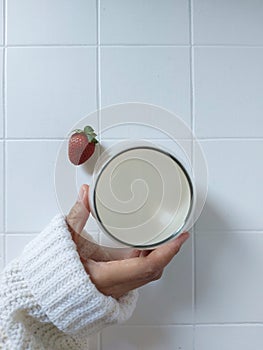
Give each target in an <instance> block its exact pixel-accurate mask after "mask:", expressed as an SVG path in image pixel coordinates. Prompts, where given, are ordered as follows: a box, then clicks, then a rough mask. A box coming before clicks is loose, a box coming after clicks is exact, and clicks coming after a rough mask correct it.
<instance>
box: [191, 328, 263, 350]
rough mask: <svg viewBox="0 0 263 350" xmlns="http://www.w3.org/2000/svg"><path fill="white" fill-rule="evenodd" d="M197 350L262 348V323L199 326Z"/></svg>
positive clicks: (255, 349) (253, 349)
mask: <svg viewBox="0 0 263 350" xmlns="http://www.w3.org/2000/svg"><path fill="white" fill-rule="evenodd" d="M195 334H196V343H195V349H196V350H211V349H213V350H221V349H224V350H233V349H237V350H247V349H249V350H260V349H261V348H262V347H263V327H262V325H253V326H251V325H235V326H222V325H221V326H197V327H196V330H195Z"/></svg>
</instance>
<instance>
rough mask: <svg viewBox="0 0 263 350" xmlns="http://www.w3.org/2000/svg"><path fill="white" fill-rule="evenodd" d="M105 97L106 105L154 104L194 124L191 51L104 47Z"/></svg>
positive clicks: (181, 49)
mask: <svg viewBox="0 0 263 350" xmlns="http://www.w3.org/2000/svg"><path fill="white" fill-rule="evenodd" d="M101 96H102V97H101V99H102V106H105V105H111V104H115V103H125V102H142V103H149V104H154V105H157V106H160V107H163V108H166V109H168V110H170V111H172V112H174V113H176V114H177V115H178V116H179V117H181V118H182V119H183V120H184V121H185V122H186V123H187V124H188V125H190V80H189V50H188V49H187V48H171V47H170V48H167V47H166V48H164V47H161V48H160V47H154V48H153V47H139V48H138V47H136V48H134V47H125V48H120V47H119V48H108V47H106V48H102V50H101ZM102 117H103V116H102ZM126 119H127V117H126V116H125V115H124V116H123V122H126V121H129V120H126ZM164 128H169V126H168V125H164ZM151 135H152V134H151Z"/></svg>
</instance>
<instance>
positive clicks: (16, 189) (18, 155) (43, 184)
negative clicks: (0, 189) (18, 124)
mask: <svg viewBox="0 0 263 350" xmlns="http://www.w3.org/2000/svg"><path fill="white" fill-rule="evenodd" d="M59 144H60V143H59V142H58V141H43V140H42V141H41V140H38V141H32V140H27V141H7V142H6V148H7V150H6V151H7V162H6V197H7V201H6V210H7V215H6V226H7V231H8V232H14V231H18V232H28V231H30V232H38V231H39V230H41V229H42V228H43V226H45V225H46V224H47V223H48V221H49V220H50V219H52V217H53V216H54V215H55V214H56V213H57V211H58V209H57V203H56V198H55V190H54V179H53V177H54V165H55V161H56V151H57V149H58V146H59Z"/></svg>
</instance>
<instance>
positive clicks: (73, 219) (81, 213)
mask: <svg viewBox="0 0 263 350" xmlns="http://www.w3.org/2000/svg"><path fill="white" fill-rule="evenodd" d="M89 214H90V207H89V186H88V185H82V186H81V188H80V191H79V195H78V199H77V201H76V203H75V204H74V206H73V207H72V208H71V210H70V212H69V214H68V215H67V223H68V225H69V226H70V227H71V228H72V229H73V230H74V231H75V232H76V233H81V231H82V230H83V228H84V226H85V224H86V222H87V220H88V218H89Z"/></svg>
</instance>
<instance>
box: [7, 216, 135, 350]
mask: <svg viewBox="0 0 263 350" xmlns="http://www.w3.org/2000/svg"><path fill="white" fill-rule="evenodd" d="M0 276H1V277H0V349H10V350H20V349H21V350H29V349H41V350H42V349H48V350H56V349H60V350H67V349H85V350H87V349H88V336H89V335H91V334H92V333H95V332H98V331H99V330H101V329H102V328H104V327H106V326H107V325H111V324H114V323H120V322H124V321H125V320H127V319H128V318H129V317H130V316H131V314H132V312H133V310H134V308H135V305H136V301H137V296H138V295H137V291H132V292H129V293H127V294H126V295H125V296H123V297H122V298H120V299H118V301H117V300H116V299H114V298H112V297H108V296H105V295H103V294H102V293H100V292H99V291H98V290H97V288H96V287H95V285H94V284H93V283H92V282H91V280H90V278H89V276H88V275H87V273H86V272H85V270H84V268H83V265H82V263H81V261H80V259H79V255H78V253H77V250H76V245H75V243H74V242H73V241H72V239H71V234H70V232H69V231H68V227H67V224H66V221H65V217H64V216H63V215H60V214H58V215H57V216H55V217H54V218H53V220H52V221H51V222H50V224H49V225H48V226H47V227H46V228H45V229H44V230H43V231H42V232H41V233H40V234H39V235H38V236H37V237H36V238H35V239H34V240H32V241H31V242H30V243H29V244H28V245H27V246H26V247H25V249H24V251H23V253H22V255H21V256H20V257H18V258H17V259H15V260H13V261H12V262H11V263H10V264H9V265H8V266H7V267H6V268H5V270H4V271H3V272H2V273H1V275H0Z"/></svg>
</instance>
